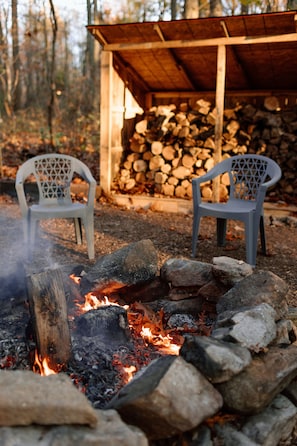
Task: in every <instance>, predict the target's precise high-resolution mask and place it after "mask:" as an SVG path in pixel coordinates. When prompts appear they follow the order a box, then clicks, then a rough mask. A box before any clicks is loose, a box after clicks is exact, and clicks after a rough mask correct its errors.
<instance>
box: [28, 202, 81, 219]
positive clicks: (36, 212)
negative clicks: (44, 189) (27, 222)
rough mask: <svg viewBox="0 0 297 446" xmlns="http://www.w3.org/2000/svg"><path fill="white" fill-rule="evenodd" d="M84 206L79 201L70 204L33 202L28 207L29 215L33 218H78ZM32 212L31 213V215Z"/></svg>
mask: <svg viewBox="0 0 297 446" xmlns="http://www.w3.org/2000/svg"><path fill="white" fill-rule="evenodd" d="M84 209H86V206H85V205H84V204H81V203H72V204H67V205H65V204H63V205H57V204H33V205H32V206H31V207H30V213H31V217H32V216H34V218H36V219H38V218H40V219H41V218H42V219H44V218H80V217H81V213H82V211H83V210H84ZM32 214H33V215H32Z"/></svg>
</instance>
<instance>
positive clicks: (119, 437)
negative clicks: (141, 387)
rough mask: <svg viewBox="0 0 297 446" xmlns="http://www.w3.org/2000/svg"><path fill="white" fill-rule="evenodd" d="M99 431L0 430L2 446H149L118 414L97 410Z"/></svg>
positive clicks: (82, 428)
mask: <svg viewBox="0 0 297 446" xmlns="http://www.w3.org/2000/svg"><path fill="white" fill-rule="evenodd" d="M96 415H97V423H96V427H94V428H92V427H87V426H79V425H73V426H69V425H68V426H41V425H40V426H36V425H32V426H26V427H0V439H1V440H0V443H1V446H12V445H21V446H94V445H96V446H107V445H112V446H148V440H147V438H146V436H145V434H144V433H143V432H141V430H140V429H138V428H137V427H134V426H128V425H127V424H125V423H124V422H123V421H122V420H121V418H120V416H119V414H118V413H117V412H116V411H114V410H105V411H99V410H96Z"/></svg>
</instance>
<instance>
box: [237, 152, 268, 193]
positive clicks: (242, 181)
mask: <svg viewBox="0 0 297 446" xmlns="http://www.w3.org/2000/svg"><path fill="white" fill-rule="evenodd" d="M229 175H230V198H235V199H240V200H256V199H257V195H258V191H259V187H260V186H261V184H263V183H264V181H265V180H266V179H267V176H269V174H268V159H265V158H264V157H257V156H254V157H247V156H240V157H234V159H232V162H231V171H230V173H229Z"/></svg>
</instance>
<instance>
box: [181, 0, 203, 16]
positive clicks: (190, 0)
mask: <svg viewBox="0 0 297 446" xmlns="http://www.w3.org/2000/svg"><path fill="white" fill-rule="evenodd" d="M184 18H185V19H198V18H199V0H185V3H184Z"/></svg>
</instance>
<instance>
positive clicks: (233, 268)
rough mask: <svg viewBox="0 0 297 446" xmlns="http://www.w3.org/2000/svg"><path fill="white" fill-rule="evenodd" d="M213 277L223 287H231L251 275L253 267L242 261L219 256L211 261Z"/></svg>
mask: <svg viewBox="0 0 297 446" xmlns="http://www.w3.org/2000/svg"><path fill="white" fill-rule="evenodd" d="M212 263H213V268H212V272H213V275H214V276H215V277H216V279H218V280H219V281H220V282H222V283H223V284H224V285H227V286H233V285H235V284H236V283H237V282H240V281H241V280H242V279H244V278H245V277H247V276H250V275H251V274H253V271H254V270H253V267H252V266H251V265H249V264H248V263H245V262H243V261H242V260H236V259H232V258H231V257H226V256H221V257H214V258H213V259H212Z"/></svg>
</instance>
